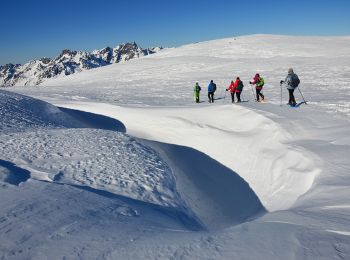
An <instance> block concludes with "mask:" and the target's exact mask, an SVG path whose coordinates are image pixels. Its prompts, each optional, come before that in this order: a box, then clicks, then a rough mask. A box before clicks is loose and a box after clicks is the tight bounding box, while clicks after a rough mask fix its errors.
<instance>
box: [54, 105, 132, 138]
mask: <svg viewBox="0 0 350 260" xmlns="http://www.w3.org/2000/svg"><path fill="white" fill-rule="evenodd" d="M59 109H60V110H61V111H62V112H64V113H66V114H68V115H69V116H71V117H73V118H74V119H76V120H78V121H79V122H81V123H83V124H84V125H85V126H86V128H95V129H103V130H112V131H117V132H122V133H125V132H126V127H125V125H124V124H123V123H122V122H120V121H119V120H117V119H114V118H111V117H108V116H103V115H98V114H93V113H89V112H84V111H80V110H74V109H69V108H63V107H59Z"/></svg>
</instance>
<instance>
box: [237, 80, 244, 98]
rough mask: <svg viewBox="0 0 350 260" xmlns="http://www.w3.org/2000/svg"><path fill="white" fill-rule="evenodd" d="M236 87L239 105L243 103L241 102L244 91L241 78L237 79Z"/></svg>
mask: <svg viewBox="0 0 350 260" xmlns="http://www.w3.org/2000/svg"><path fill="white" fill-rule="evenodd" d="M235 87H236V96H237V103H240V102H242V101H241V93H242V91H243V88H244V85H243V82H242V81H241V79H240V78H239V77H237V78H236V81H235Z"/></svg>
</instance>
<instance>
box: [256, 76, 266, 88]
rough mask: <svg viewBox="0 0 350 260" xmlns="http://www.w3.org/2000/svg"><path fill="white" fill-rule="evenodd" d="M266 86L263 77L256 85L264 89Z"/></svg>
mask: <svg viewBox="0 0 350 260" xmlns="http://www.w3.org/2000/svg"><path fill="white" fill-rule="evenodd" d="M264 84H265V82H264V79H263V77H259V79H258V82H257V84H256V85H257V86H258V87H263V86H264Z"/></svg>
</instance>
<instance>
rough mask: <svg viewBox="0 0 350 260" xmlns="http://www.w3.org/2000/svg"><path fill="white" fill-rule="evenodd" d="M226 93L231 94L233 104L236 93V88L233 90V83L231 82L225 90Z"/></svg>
mask: <svg viewBox="0 0 350 260" xmlns="http://www.w3.org/2000/svg"><path fill="white" fill-rule="evenodd" d="M226 91H230V92H231V99H232V103H235V92H236V88H235V83H234V82H233V80H232V81H231V84H230V86H229V87H228V88H227V89H226Z"/></svg>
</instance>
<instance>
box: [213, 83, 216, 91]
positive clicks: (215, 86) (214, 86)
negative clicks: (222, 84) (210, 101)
mask: <svg viewBox="0 0 350 260" xmlns="http://www.w3.org/2000/svg"><path fill="white" fill-rule="evenodd" d="M213 84H214V92H215V91H216V84H215V83H213Z"/></svg>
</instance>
